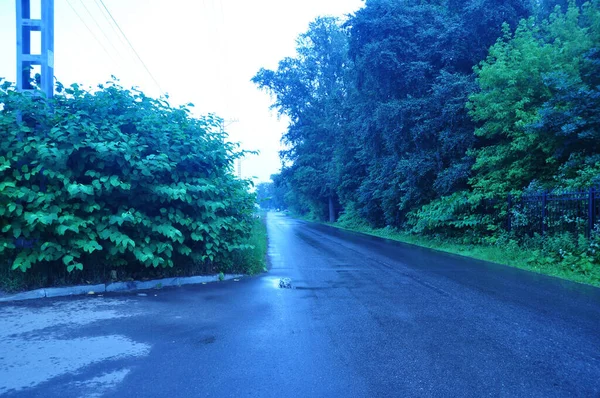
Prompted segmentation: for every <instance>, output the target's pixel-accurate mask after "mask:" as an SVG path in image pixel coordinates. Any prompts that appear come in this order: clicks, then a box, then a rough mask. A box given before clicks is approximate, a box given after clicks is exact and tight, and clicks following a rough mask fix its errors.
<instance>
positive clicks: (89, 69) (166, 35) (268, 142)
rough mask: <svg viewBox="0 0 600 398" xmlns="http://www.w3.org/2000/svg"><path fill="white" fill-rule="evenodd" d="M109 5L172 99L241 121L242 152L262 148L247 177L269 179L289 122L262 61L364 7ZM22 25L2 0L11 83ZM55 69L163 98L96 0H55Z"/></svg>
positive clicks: (309, 3)
mask: <svg viewBox="0 0 600 398" xmlns="http://www.w3.org/2000/svg"><path fill="white" fill-rule="evenodd" d="M39 1H40V0H31V4H32V7H33V10H36V9H39ZM36 3H37V4H38V5H37V7H36ZM104 3H105V4H106V6H107V7H108V9H109V10H110V11H111V13H112V15H113V16H114V18H115V19H116V20H117V22H118V23H119V25H120V26H121V29H122V30H123V31H124V32H125V34H126V35H127V37H128V38H129V40H130V41H131V43H132V44H133V46H134V48H135V49H136V51H137V52H138V53H139V54H140V56H141V58H142V59H143V60H144V62H145V63H146V65H147V66H148V68H149V69H150V71H151V72H152V74H153V75H154V77H155V78H156V80H157V81H158V83H159V84H160V86H161V88H162V90H163V91H164V92H166V93H168V94H169V96H170V101H171V102H172V103H173V104H175V105H178V104H183V103H188V102H192V103H194V104H195V105H196V107H195V110H196V112H197V113H198V114H205V113H208V112H214V113H217V114H218V115H219V116H221V117H223V118H224V119H239V122H235V123H231V124H229V126H228V128H227V131H228V132H229V133H230V137H231V139H232V140H233V141H238V142H241V143H242V147H243V148H244V149H250V150H259V151H260V155H259V156H252V157H248V158H246V159H245V160H244V161H243V162H242V176H243V177H257V178H258V181H268V180H269V176H270V175H271V174H273V173H275V172H277V171H278V170H279V168H280V162H279V157H278V151H279V149H280V143H279V140H280V137H281V133H282V132H283V131H285V129H286V123H285V121H284V120H277V115H276V114H275V112H274V111H270V110H269V104H270V103H271V100H270V98H269V96H268V95H267V94H266V93H263V92H260V91H258V89H257V88H256V87H255V86H254V85H253V84H252V83H251V82H250V78H251V77H252V76H254V74H255V73H256V72H257V71H258V69H259V68H260V67H266V68H270V69H274V68H276V67H277V62H278V61H279V60H280V59H282V58H283V57H286V56H293V55H294V48H295V39H296V37H297V36H298V35H299V34H300V33H302V32H304V31H306V29H307V27H308V23H309V22H310V21H311V20H313V19H314V18H316V17H317V16H320V15H334V16H343V15H345V14H348V13H353V12H354V11H356V10H358V9H359V8H360V7H361V6H362V5H363V1H361V0H294V1H291V0H254V1H246V0H104ZM71 7H73V8H74V9H75V10H76V12H77V13H78V14H79V16H80V17H81V19H83V21H85V24H87V25H88V26H89V28H90V29H91V30H92V31H93V32H94V35H95V36H96V37H97V40H98V41H100V43H102V45H101V44H99V43H98V41H97V40H96V39H95V38H94V36H93V35H92V34H91V33H90V32H89V31H88V29H87V28H86V26H85V25H84V22H82V21H81V19H80V18H79V17H78V16H77V15H76V13H75V12H74V11H73V9H72V8H71ZM88 11H89V12H88ZM32 12H35V11H32ZM32 17H34V15H32ZM15 30H16V29H15V0H0V77H4V78H6V79H7V80H10V81H13V82H14V81H15V80H16V72H15V71H16V64H15V63H16V32H15ZM103 47H104V48H103ZM55 75H56V77H57V78H58V80H59V81H61V82H62V83H63V84H65V85H68V84H71V83H82V84H84V85H86V86H88V85H89V86H95V85H97V84H98V83H102V82H105V81H106V80H109V79H110V75H115V76H117V77H118V78H119V79H120V80H121V83H122V84H123V85H124V86H125V87H130V86H134V85H135V86H139V87H140V88H141V89H142V90H143V91H144V92H145V93H146V94H148V95H151V96H158V95H160V91H159V90H158V88H157V86H156V85H155V84H154V83H153V81H152V79H151V78H150V77H149V75H148V74H147V73H146V72H145V71H144V69H143V67H142V65H141V64H140V63H139V62H138V61H137V60H136V58H135V56H134V55H133V53H132V52H131V51H130V50H129V49H128V47H127V46H126V44H125V41H124V40H122V39H121V38H119V36H118V35H117V33H116V30H114V29H113V28H112V27H111V26H110V25H109V22H108V19H107V18H105V14H103V13H102V12H101V9H100V2H99V1H98V0H55Z"/></svg>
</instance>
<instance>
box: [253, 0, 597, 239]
mask: <svg viewBox="0 0 600 398" xmlns="http://www.w3.org/2000/svg"><path fill="white" fill-rule="evenodd" d="M599 8H600V2H599V1H598V0H593V1H590V2H586V3H583V2H577V3H575V2H570V3H569V5H568V6H567V2H565V1H550V0H548V1H531V0H510V1H502V2H500V1H492V0H468V1H439V0H428V1H412V0H368V1H366V4H365V6H364V7H363V8H361V9H360V10H359V11H357V12H356V13H355V14H354V15H352V16H350V17H349V18H348V19H347V20H345V21H340V20H336V19H333V18H319V19H317V20H316V21H315V22H313V23H312V24H311V25H310V26H309V29H308V31H307V32H306V33H305V34H303V35H302V36H301V37H300V38H299V40H298V47H297V55H296V57H290V58H286V59H284V60H282V61H281V62H280V64H279V66H278V68H277V69H276V70H265V69H262V70H260V71H259V72H258V73H257V75H256V76H255V77H254V82H255V83H257V84H258V86H259V87H261V88H263V89H266V90H267V91H268V92H270V93H271V94H272V95H273V98H274V104H273V106H274V107H275V108H276V109H277V110H278V111H279V112H281V113H282V114H285V115H287V116H289V118H290V119H291V123H290V126H289V129H288V131H287V132H286V133H285V135H284V137H283V141H284V143H285V144H286V145H287V148H288V149H287V150H286V151H284V152H283V153H282V157H283V158H284V165H286V166H285V167H284V169H283V170H282V173H281V175H279V176H278V177H277V178H279V179H283V180H285V182H286V183H285V184H281V183H279V186H281V187H283V188H284V189H287V192H286V193H285V195H284V196H285V197H286V200H287V202H288V205H290V206H292V207H294V208H296V209H297V210H299V211H301V212H311V213H312V214H313V215H314V216H316V217H319V218H321V219H326V218H327V217H326V214H327V208H328V202H329V203H331V202H333V204H334V205H335V211H334V213H336V215H337V214H338V213H340V212H345V214H346V217H348V216H347V215H348V214H350V213H351V214H352V215H353V216H356V217H359V218H361V219H362V220H364V221H366V222H367V223H368V224H369V225H371V226H373V227H384V226H392V227H395V228H404V229H411V230H413V231H415V232H450V233H452V232H453V231H454V232H456V231H467V230H468V231H469V233H473V234H481V233H489V232H494V231H498V230H499V228H500V221H499V218H498V217H502V216H505V215H506V205H505V204H506V195H507V194H508V193H511V192H512V193H513V194H519V193H520V192H523V191H524V190H527V189H530V190H531V189H542V188H551V187H588V186H590V185H594V184H598V183H599V182H600V177H599V176H600V163H599V161H600V146H599V145H600V139H599V138H600V137H599V134H600V125H599V124H598V121H599V114H600V113H599V112H600V106H599V105H600V103H599V98H600V97H599V93H598V90H599V83H600V82H599V80H598V79H599V76H600V36H599V34H600V16H599V15H600V14H599V12H600V11H599ZM491 199H497V200H500V202H502V203H504V207H502V206H500V209H499V213H498V214H496V216H495V217H492V216H489V217H488V216H484V217H482V216H481V214H478V215H474V213H475V210H481V209H484V208H487V207H489V206H496V205H494V202H492V201H491ZM496 207H498V206H496ZM503 212H504V213H503Z"/></svg>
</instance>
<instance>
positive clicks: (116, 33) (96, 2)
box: [94, 0, 127, 47]
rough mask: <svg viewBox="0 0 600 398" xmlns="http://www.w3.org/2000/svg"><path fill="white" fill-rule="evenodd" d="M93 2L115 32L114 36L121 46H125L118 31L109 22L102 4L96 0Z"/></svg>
mask: <svg viewBox="0 0 600 398" xmlns="http://www.w3.org/2000/svg"><path fill="white" fill-rule="evenodd" d="M94 4H96V7H98V9H99V10H100V14H102V16H103V17H104V19H105V20H106V22H107V23H108V25H109V26H110V27H111V29H112V31H113V32H115V36H117V38H118V39H119V41H120V42H121V44H122V45H123V46H125V47H127V44H126V43H125V42H124V41H123V38H122V37H121V35H120V34H119V31H118V30H117V28H115V25H114V24H113V23H111V22H110V19H108V17H107V16H106V11H104V9H103V8H102V6H101V5H100V2H99V1H98V0H94Z"/></svg>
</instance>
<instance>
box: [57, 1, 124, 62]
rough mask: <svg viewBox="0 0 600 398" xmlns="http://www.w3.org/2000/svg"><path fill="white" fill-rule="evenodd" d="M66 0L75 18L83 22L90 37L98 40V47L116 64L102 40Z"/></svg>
mask: <svg viewBox="0 0 600 398" xmlns="http://www.w3.org/2000/svg"><path fill="white" fill-rule="evenodd" d="M66 1H67V4H68V5H69V7H71V10H73V12H74V13H75V15H77V18H79V20H80V21H81V23H83V25H84V26H85V27H86V29H87V30H88V32H90V34H91V35H92V37H94V39H95V40H96V42H98V44H99V45H100V47H102V49H103V50H104V52H105V53H106V55H108V57H109V58H110V59H111V60H112V61H113V63H115V64H116V61H115V59H114V58H113V57H112V55H110V53H109V52H108V50H107V49H106V47H104V44H102V42H101V41H100V40H99V39H98V37H97V36H96V34H95V33H94V32H93V31H92V30H91V29H90V27H89V25H88V24H87V23H86V22H85V21H84V20H83V18H81V15H79V13H78V12H77V10H76V9H75V7H73V4H71V1H70V0H66Z"/></svg>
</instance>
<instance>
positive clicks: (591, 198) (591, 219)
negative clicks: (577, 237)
mask: <svg viewBox="0 0 600 398" xmlns="http://www.w3.org/2000/svg"><path fill="white" fill-rule="evenodd" d="M595 193H596V191H595V189H594V188H593V187H592V188H590V191H589V194H588V227H587V237H588V238H591V237H592V231H593V230H594V224H595V221H596V220H594V216H595V214H594V213H595V210H596V204H595V203H594V201H595V196H596V195H595Z"/></svg>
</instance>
